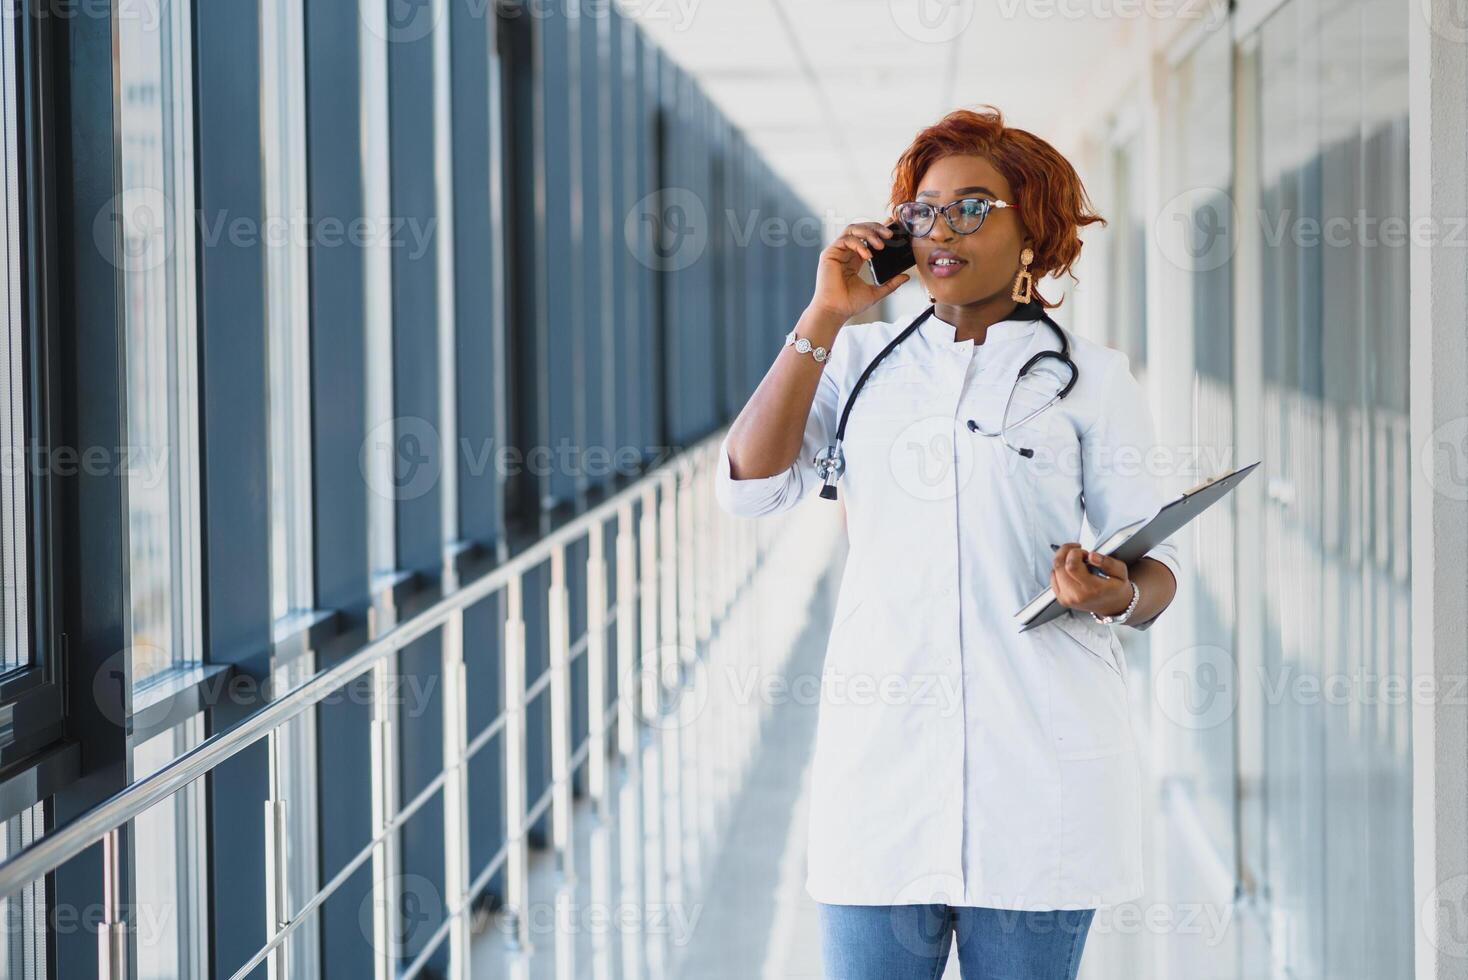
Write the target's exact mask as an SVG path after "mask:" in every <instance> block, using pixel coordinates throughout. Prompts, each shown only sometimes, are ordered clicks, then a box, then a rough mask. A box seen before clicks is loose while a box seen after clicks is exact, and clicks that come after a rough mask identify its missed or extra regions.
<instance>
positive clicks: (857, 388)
mask: <svg viewBox="0 0 1468 980" xmlns="http://www.w3.org/2000/svg"><path fill="white" fill-rule="evenodd" d="M937 308H938V307H937V305H936V304H934V305H931V306H929V307H928V308H927V309H926V310H924V311H923V312H922V313H920V314H919V315H918V316H917V317H916V318H915V319H914V320H913V321H912V322H911V323H909V324H908V325H907V326H906V327H905V328H904V329H903V330H902V332H901V333H899V334H898V335H897V336H895V337H893V338H892V339H891V340H889V341H888V342H887V345H886V346H885V347H883V348H882V350H881V353H879V354H877V356H876V357H874V358H872V360H871V363H869V364H868V365H867V366H866V368H865V369H864V370H863V371H862V372H861V375H860V376H859V377H858V378H857V379H856V384H854V385H853V386H852V388H851V394H850V395H848V396H847V398H846V405H845V406H844V407H843V408H842V409H841V418H840V420H839V421H838V422H837V424H836V438H835V441H834V442H833V443H832V444H831V445H829V446H827V447H826V448H825V449H824V450H823V451H822V452H821V453H820V454H819V455H817V456H816V459H815V464H816V470H817V473H818V474H819V475H820V477H821V479H822V480H823V481H824V484H825V485H824V486H822V487H821V496H822V497H824V498H826V499H827V500H835V499H836V481H837V480H838V479H840V477H841V474H842V473H843V472H845V470H846V454H845V452H844V450H843V449H842V443H844V442H845V440H846V422H847V419H848V418H849V417H850V416H851V407H852V406H853V405H854V404H856V396H857V395H859V394H861V389H862V386H863V385H864V384H866V380H867V378H868V377H869V376H870V375H871V373H872V371H874V370H876V367H877V365H878V364H881V363H882V359H883V358H885V357H886V356H887V355H888V354H890V353H892V351H894V350H896V349H897V345H899V344H901V343H902V342H903V341H904V340H906V339H907V338H908V337H910V336H911V335H912V332H913V331H914V330H916V329H917V328H918V327H920V326H921V325H922V324H923V322H924V321H925V320H927V318H928V317H930V316H932V315H933V313H934V311H935V310H937ZM1033 308H1034V309H1035V310H1036V311H1037V313H1038V316H1037V317H1035V319H1040V320H1044V321H1045V322H1046V323H1047V324H1048V325H1049V326H1050V329H1051V330H1053V331H1055V335H1056V336H1057V337H1058V338H1060V350H1058V351H1053V350H1044V351H1040V352H1039V353H1037V354H1035V355H1034V356H1033V357H1031V358H1030V359H1029V360H1028V361H1026V362H1025V364H1024V367H1022V368H1020V369H1019V373H1018V374H1016V375H1015V378H1014V383H1013V384H1011V385H1010V387H1009V397H1008V398H1006V399H1005V400H1004V415H1003V417H1002V418H1001V419H1000V425H999V431H998V432H985V431H984V430H982V429H980V428H979V426H978V423H976V422H975V421H974V420H973V419H969V420H968V423H967V424H968V428H969V431H971V432H974V433H977V434H978V435H981V436H988V437H990V438H993V437H996V436H997V437H998V438H999V440H1000V441H1001V442H1003V443H1004V445H1005V446H1007V447H1008V448H1010V449H1012V450H1014V451H1015V452H1017V453H1019V454H1020V455H1021V456H1024V457H1025V458H1026V459H1028V458H1030V457H1032V456H1033V455H1034V450H1032V449H1025V448H1022V447H1019V446H1014V445H1011V444H1010V442H1009V439H1008V437H1007V436H1006V435H1005V433H1006V432H1007V431H1008V430H1009V429H1011V428H1013V427H1014V426H1017V425H1024V424H1025V423H1026V422H1028V421H1029V420H1030V419H1032V418H1034V417H1035V416H1037V415H1039V414H1040V413H1041V412H1043V411H1045V409H1047V408H1049V407H1051V406H1052V405H1054V404H1055V403H1057V402H1059V401H1060V400H1061V399H1063V398H1064V397H1065V396H1066V395H1068V394H1070V391H1071V389H1072V388H1074V387H1075V384H1076V381H1078V380H1079V379H1080V369H1079V368H1077V367H1076V364H1075V361H1074V360H1072V359H1071V356H1070V341H1069V340H1067V339H1066V336H1065V331H1064V330H1062V329H1061V328H1060V324H1058V323H1056V322H1055V321H1054V320H1053V319H1051V318H1050V314H1048V313H1046V312H1045V309H1044V307H1040V306H1034V307H1033ZM1046 358H1050V359H1054V360H1058V361H1060V363H1061V364H1063V365H1064V366H1065V367H1067V368H1068V369H1069V373H1070V380H1069V381H1067V382H1066V383H1065V386H1064V387H1062V388H1061V389H1060V390H1059V391H1057V392H1056V393H1055V395H1054V397H1052V398H1051V399H1050V400H1049V401H1048V402H1046V403H1045V404H1044V405H1041V406H1040V407H1039V408H1037V409H1035V410H1034V411H1033V412H1031V413H1030V414H1028V415H1026V416H1025V417H1024V418H1022V419H1019V420H1018V421H1016V422H1013V423H1011V422H1009V421H1007V420H1008V418H1009V406H1010V404H1011V403H1012V402H1013V400H1014V393H1015V391H1016V390H1018V388H1019V383H1020V381H1022V380H1023V379H1024V376H1025V375H1026V374H1028V373H1029V372H1030V370H1031V369H1032V368H1034V366H1035V365H1036V364H1038V363H1039V362H1040V361H1042V360H1044V359H1046Z"/></svg>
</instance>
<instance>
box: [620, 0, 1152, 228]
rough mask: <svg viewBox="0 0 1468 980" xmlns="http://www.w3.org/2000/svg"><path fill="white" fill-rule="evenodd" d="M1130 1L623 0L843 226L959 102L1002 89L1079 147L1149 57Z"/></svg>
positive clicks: (877, 197) (1007, 103) (983, 99)
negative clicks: (1123, 66) (923, 132)
mask: <svg viewBox="0 0 1468 980" xmlns="http://www.w3.org/2000/svg"><path fill="white" fill-rule="evenodd" d="M1126 4H1127V0H982V2H979V0H626V3H625V9H626V12H627V14H628V15H629V16H632V17H633V18H634V19H636V20H638V21H639V22H640V23H641V24H643V25H644V27H645V29H646V30H647V31H648V33H649V34H650V36H651V37H652V38H653V39H654V40H656V41H657V43H658V44H659V46H660V47H662V49H663V50H664V51H665V52H667V54H668V55H669V56H670V57H671V58H673V59H674V60H675V61H676V62H677V63H679V64H680V65H681V66H682V67H683V68H685V69H686V70H687V71H688V72H689V73H690V74H692V75H693V76H694V77H696V78H697V79H698V80H699V82H700V84H701V85H702V86H703V88H704V90H705V91H706V92H707V93H708V94H709V97H710V98H711V99H713V101H714V102H715V103H716V104H717V105H718V106H719V108H720V109H721V111H722V112H723V113H724V114H725V115H726V116H727V117H728V118H730V119H731V120H732V121H733V122H734V123H735V124H736V125H737V126H738V127H739V128H740V129H741V130H743V131H744V133H745V134H746V135H747V136H748V137H749V139H750V141H751V142H752V143H753V144H754V145H755V147H756V148H757V149H758V150H759V151H760V153H761V154H762V155H763V156H764V158H765V159H766V160H768V161H769V162H770V164H771V166H773V167H774V169H775V170H776V171H777V172H778V173H779V174H781V176H782V177H783V178H784V179H785V180H786V181H787V182H788V183H789V184H790V186H791V187H792V188H793V189H794V190H795V191H796V193H798V194H799V195H801V196H802V197H803V198H804V199H805V201H806V202H807V203H808V204H809V205H810V206H811V207H812V208H814V209H815V210H816V212H817V213H820V214H822V215H824V216H825V217H826V219H827V223H828V226H829V227H831V228H833V229H834V228H839V227H840V226H843V225H845V224H846V223H848V222H850V221H863V220H876V219H877V218H879V217H880V216H881V215H882V214H883V213H884V211H885V210H886V201H887V191H888V187H889V185H890V181H891V174H892V167H893V164H894V163H895V162H896V160H897V157H898V156H899V155H900V154H901V152H902V150H903V149H904V148H905V147H906V146H907V145H908V143H909V142H910V141H911V140H912V138H913V136H914V135H915V134H916V133H917V132H918V131H919V130H920V129H922V128H923V127H925V126H927V125H929V124H931V123H933V122H935V121H936V120H937V119H939V118H940V117H941V116H942V115H943V114H944V113H945V112H947V111H949V110H951V109H954V108H958V107H961V106H967V107H975V106H977V105H979V104H980V103H992V104H993V105H995V106H998V107H999V108H1000V109H1001V110H1002V111H1003V112H1004V114H1005V117H1006V119H1007V121H1008V122H1010V123H1011V124H1012V125H1016V126H1020V127H1023V128H1026V129H1031V130H1033V131H1034V132H1036V133H1037V134H1038V135H1040V136H1042V137H1044V138H1046V139H1048V140H1050V141H1051V142H1053V143H1055V145H1056V146H1057V147H1058V148H1059V149H1060V150H1061V151H1062V152H1066V153H1069V152H1070V151H1071V150H1072V149H1073V147H1074V143H1075V141H1076V140H1077V139H1078V138H1079V137H1080V135H1081V134H1082V133H1083V132H1085V131H1086V130H1088V129H1090V128H1092V127H1091V126H1089V125H1088V119H1089V117H1090V115H1091V113H1093V112H1094V111H1095V107H1096V106H1097V105H1098V99H1101V98H1107V99H1110V100H1112V101H1114V100H1115V96H1114V95H1111V94H1107V92H1106V91H1105V90H1106V89H1107V86H1108V84H1109V85H1110V87H1111V89H1113V90H1114V89H1115V88H1116V87H1117V86H1118V85H1120V84H1124V83H1126V82H1129V81H1131V79H1132V78H1133V77H1134V76H1135V75H1136V74H1137V73H1136V72H1135V71H1116V70H1113V69H1115V68H1116V67H1117V65H1116V62H1117V59H1118V58H1125V59H1127V60H1129V61H1131V62H1132V64H1133V65H1138V64H1144V63H1145V62H1144V61H1142V59H1143V58H1144V57H1145V56H1144V55H1143V54H1141V52H1144V51H1146V50H1147V49H1148V47H1147V45H1148V39H1147V37H1146V33H1147V31H1148V30H1150V29H1151V25H1150V23H1149V22H1148V21H1147V20H1145V19H1139V18H1137V17H1132V18H1126V17H1121V16H1119V15H1118V14H1117V13H1116V12H1117V11H1118V10H1122V9H1125V6H1126ZM1132 6H1133V7H1135V8H1141V7H1142V6H1145V5H1144V4H1142V3H1140V2H1138V3H1133V4H1132ZM1083 8H1084V9H1083ZM1102 65H1106V66H1107V70H1105V71H1101V70H1100V68H1101V66H1102ZM1099 104H1100V105H1105V104H1106V103H1104V102H1102V103H1099ZM1082 176H1083V177H1084V176H1085V175H1084V173H1083V174H1082Z"/></svg>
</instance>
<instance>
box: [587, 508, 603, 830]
mask: <svg viewBox="0 0 1468 980" xmlns="http://www.w3.org/2000/svg"><path fill="white" fill-rule="evenodd" d="M605 533H606V525H605V524H603V523H602V522H601V521H598V522H597V523H596V524H595V525H594V526H593V527H592V529H591V533H590V534H589V535H588V537H587V554H586V700H587V705H586V720H587V726H586V727H587V736H586V738H587V752H586V785H587V789H588V791H589V792H590V793H591V799H592V801H593V803H594V805H595V807H596V814H597V818H598V819H601V818H604V817H605V816H606V814H607V559H606V553H605V542H604V535H605Z"/></svg>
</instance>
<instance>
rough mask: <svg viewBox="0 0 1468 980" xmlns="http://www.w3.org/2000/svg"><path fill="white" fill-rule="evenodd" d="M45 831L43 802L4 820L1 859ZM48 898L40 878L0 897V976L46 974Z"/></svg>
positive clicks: (41, 975)
mask: <svg viewBox="0 0 1468 980" xmlns="http://www.w3.org/2000/svg"><path fill="white" fill-rule="evenodd" d="M44 830H45V814H44V810H43V806H42V804H40V803H37V804H36V805H35V806H32V807H30V808H29V809H26V810H23V811H21V812H20V813H17V814H16V815H15V816H13V817H11V818H10V819H9V820H4V821H0V861H3V860H5V859H6V858H8V857H10V856H11V855H12V854H15V853H16V852H18V851H20V850H21V849H23V848H25V847H28V846H29V845H31V844H33V843H35V842H36V841H37V840H39V839H40V837H41V834H42V833H43V832H44ZM45 900H46V885H45V882H44V881H39V880H38V881H36V882H33V883H32V884H31V885H29V886H28V887H26V888H25V889H24V890H22V891H19V892H17V893H16V894H15V895H13V896H11V897H10V898H4V899H0V975H3V976H7V977H16V978H21V977H25V978H30V977H44V976H45V975H46V917H45V915H44V911H45Z"/></svg>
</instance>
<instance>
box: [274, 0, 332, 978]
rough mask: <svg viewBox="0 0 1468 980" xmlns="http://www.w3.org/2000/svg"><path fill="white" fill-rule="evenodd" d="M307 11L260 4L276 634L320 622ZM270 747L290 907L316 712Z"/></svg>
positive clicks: (301, 970) (304, 929)
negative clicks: (314, 527)
mask: <svg viewBox="0 0 1468 980" xmlns="http://www.w3.org/2000/svg"><path fill="white" fill-rule="evenodd" d="M303 18H304V9H303V8H302V6H301V5H300V4H299V3H296V2H294V0H265V2H264V3H262V4H261V7H260V57H261V66H260V82H261V93H260V96H261V98H260V103H261V132H260V136H261V141H262V143H263V147H264V154H263V175H264V183H265V187H264V192H265V194H264V200H265V215H266V221H267V224H268V225H269V227H270V228H271V229H273V230H274V231H273V233H272V234H271V235H270V236H268V237H267V238H266V240H267V241H268V242H269V243H270V247H269V248H268V249H267V254H266V269H265V277H266V288H267V296H266V316H267V329H268V334H267V344H268V347H269V365H270V373H269V385H270V596H271V603H270V605H271V614H272V616H273V618H274V623H275V637H276V640H277V641H280V640H282V639H285V638H287V637H290V636H292V635H293V634H296V633H298V632H300V631H301V630H305V629H307V628H309V624H310V623H311V621H312V611H313V610H314V607H315V603H316V596H315V587H314V579H313V567H312V546H313V540H312V534H311V503H312V500H311V492H312V480H311V337H310V316H311V308H310V295H309V286H310V281H309V280H310V263H309V256H308V254H307V242H306V238H305V235H306V231H305V229H306V219H307V206H306V205H307V201H306V196H307V184H306V117H305V106H306V59H305V23H304V19H303ZM292 648H293V649H299V650H300V651H301V652H300V653H299V654H297V655H295V656H292V657H288V658H285V659H282V660H277V661H275V662H274V663H273V664H272V670H271V690H272V691H274V692H277V693H278V694H279V693H284V692H288V691H290V690H291V689H293V688H294V687H296V686H297V685H299V684H301V683H304V682H305V681H306V680H308V679H309V678H310V677H311V676H312V674H313V673H314V672H315V669H316V657H315V654H314V652H313V651H312V650H311V649H310V648H309V644H292ZM273 749H274V750H273V751H272V752H271V753H270V759H271V772H270V785H271V791H270V796H271V799H273V800H283V801H284V802H285V825H286V834H287V835H288V838H289V839H288V840H287V842H286V849H287V853H288V854H289V855H290V861H289V862H288V864H287V867H288V869H289V870H288V877H287V881H286V888H285V901H286V907H285V910H284V912H285V914H287V915H293V914H294V913H295V912H297V911H298V910H299V909H300V908H301V907H302V906H304V905H305V904H306V902H307V901H309V900H310V898H311V896H312V895H314V894H315V893H316V890H317V887H318V876H317V847H316V834H317V826H316V819H317V789H316V772H317V768H316V759H317V755H316V712H315V711H314V709H313V710H310V711H307V712H305V713H303V714H301V715H298V716H297V717H296V718H294V719H292V720H291V721H290V722H288V723H286V724H285V725H282V726H281V727H280V729H279V730H278V731H277V732H276V735H275V739H274V743H273ZM319 951H320V923H319V920H318V917H317V916H314V915H313V916H310V917H309V918H307V920H306V921H305V922H303V923H302V924H301V926H300V927H299V928H298V929H297V930H296V931H295V932H294V933H293V934H292V936H291V938H290V940H289V942H288V944H287V954H286V955H287V957H288V962H289V964H290V965H289V968H288V971H287V972H288V973H289V975H291V976H300V977H309V976H314V975H315V973H316V972H317V971H316V964H317V963H318V962H319V956H320V952H319Z"/></svg>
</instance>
